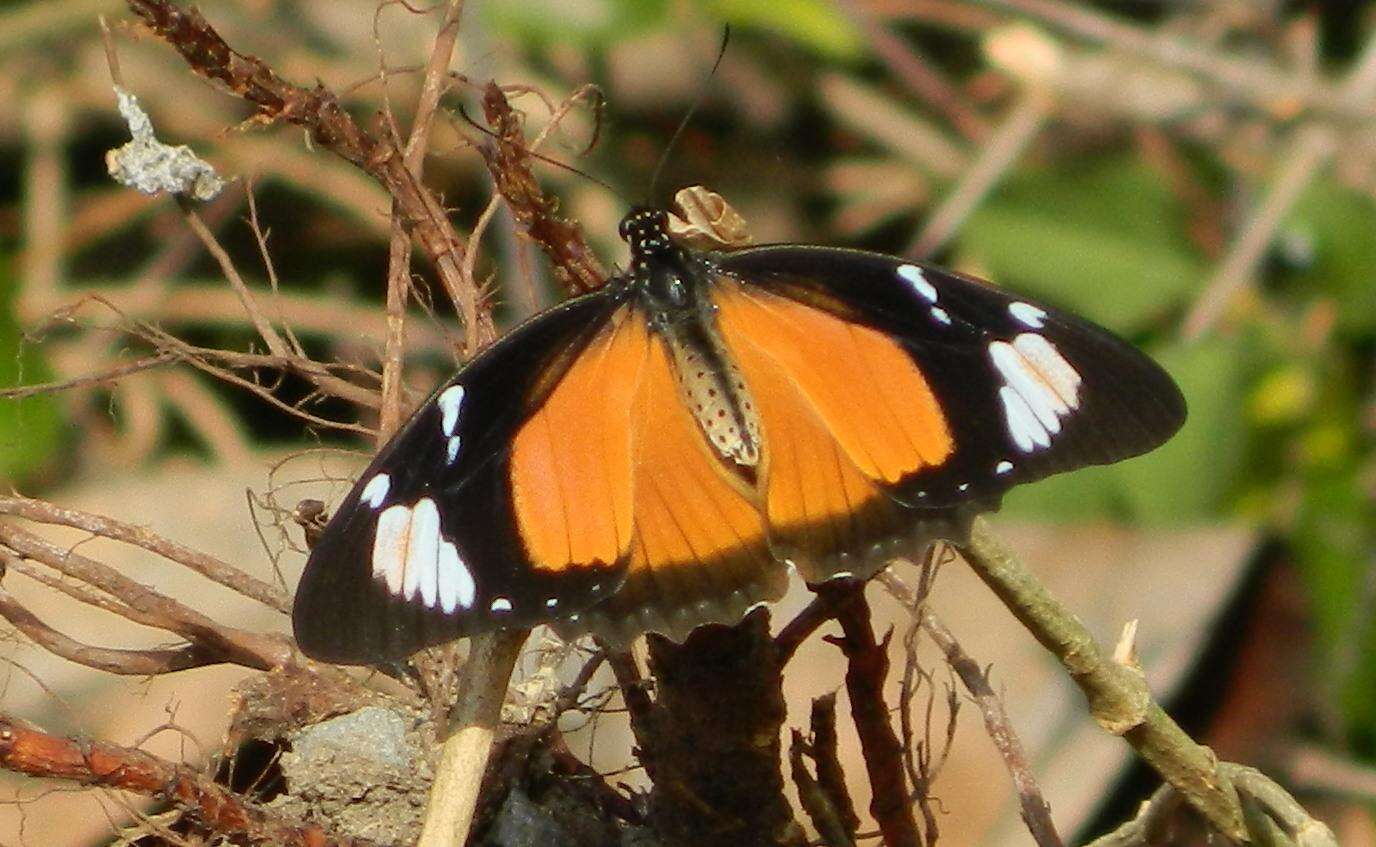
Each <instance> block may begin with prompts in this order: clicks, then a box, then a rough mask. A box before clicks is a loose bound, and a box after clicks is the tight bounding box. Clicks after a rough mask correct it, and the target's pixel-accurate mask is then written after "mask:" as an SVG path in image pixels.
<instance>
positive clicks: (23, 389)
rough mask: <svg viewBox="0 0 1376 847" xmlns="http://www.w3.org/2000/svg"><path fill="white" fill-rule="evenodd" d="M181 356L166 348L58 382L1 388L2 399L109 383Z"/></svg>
mask: <svg viewBox="0 0 1376 847" xmlns="http://www.w3.org/2000/svg"><path fill="white" fill-rule="evenodd" d="M179 358H180V357H179V356H178V355H177V354H176V353H173V352H172V351H170V350H164V351H162V352H160V353H156V354H154V355H152V356H145V357H144V358H142V359H136V360H134V361H132V362H126V363H124V364H122V365H115V366H114V367H111V368H107V369H106V370H104V371H102V372H100V373H96V374H87V375H86V376H78V377H73V378H72V379H64V380H61V381H57V382H39V383H32V384H30V385H20V386H16V387H14V388H0V400H21V399H23V398H25V397H32V396H34V395H36V394H52V393H56V392H59V391H70V390H72V389H76V388H94V387H96V386H100V385H109V384H111V383H113V382H116V381H118V380H119V378H120V377H124V376H129V375H130V374H136V373H140V372H142V371H147V370H152V369H153V368H160V367H162V366H163V365H169V364H172V363H173V362H176V361H177V360H178V359H179Z"/></svg>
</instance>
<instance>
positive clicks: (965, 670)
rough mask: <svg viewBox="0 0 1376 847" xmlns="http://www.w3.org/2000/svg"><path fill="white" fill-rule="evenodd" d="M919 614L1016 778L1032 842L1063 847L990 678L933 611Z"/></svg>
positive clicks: (922, 611)
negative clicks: (967, 692)
mask: <svg viewBox="0 0 1376 847" xmlns="http://www.w3.org/2000/svg"><path fill="white" fill-rule="evenodd" d="M918 614H920V615H921V621H922V629H923V630H924V631H925V632H926V633H927V634H928V635H929V636H931V639H932V641H934V642H936V646H937V647H939V648H941V652H943V653H945V654H946V661H947V663H948V664H950V666H951V668H952V669H953V670H955V672H956V675H957V676H959V677H960V681H961V682H962V683H964V684H965V689H966V690H967V691H969V692H970V696H971V697H973V698H974V699H975V703H976V705H978V707H979V711H980V714H981V715H983V716H984V728H985V730H986V731H987V732H988V733H989V739H990V740H991V741H993V742H994V747H995V748H997V749H998V751H999V755H1000V756H1001V757H1002V758H1003V763H1004V766H1005V767H1007V768H1008V774H1009V776H1011V777H1012V778H1013V788H1014V789H1015V790H1016V791H1017V792H1018V803H1019V805H1021V806H1022V819H1023V822H1024V823H1026V824H1027V830H1028V832H1030V833H1032V840H1034V841H1036V842H1037V844H1038V845H1039V847H1061V845H1062V843H1063V842H1062V841H1061V836H1060V834H1059V833H1058V832H1056V825H1055V823H1054V822H1052V820H1051V807H1050V806H1049V805H1048V804H1047V802H1046V798H1045V797H1043V796H1042V792H1041V787H1040V786H1038V785H1037V778H1036V776H1035V775H1034V774H1033V773H1032V766H1031V764H1030V763H1029V761H1028V758H1027V751H1026V750H1025V749H1024V748H1023V746H1022V740H1021V739H1019V738H1018V735H1017V733H1016V732H1015V731H1014V730H1013V723H1012V721H1010V720H1009V719H1008V712H1007V711H1005V710H1004V708H1003V701H1002V700H1000V699H999V696H998V694H996V693H995V692H994V688H993V686H991V685H990V684H989V678H988V677H987V676H985V674H984V671H983V670H981V669H980V666H979V664H978V663H976V662H975V660H974V659H971V658H970V656H969V654H968V653H966V652H965V650H964V648H962V647H961V646H960V642H959V641H957V640H956V638H955V636H954V635H952V634H951V631H950V630H949V629H947V628H946V625H945V624H944V623H942V622H941V620H940V619H939V618H938V617H937V616H936V615H935V614H933V613H932V611H931V610H930V609H928V608H925V607H924V608H922V609H921V610H920V611H919V612H918Z"/></svg>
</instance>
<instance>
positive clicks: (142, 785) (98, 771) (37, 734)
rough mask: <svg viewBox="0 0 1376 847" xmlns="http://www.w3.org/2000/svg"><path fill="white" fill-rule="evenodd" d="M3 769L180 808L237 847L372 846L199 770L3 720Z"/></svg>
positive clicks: (0, 739)
mask: <svg viewBox="0 0 1376 847" xmlns="http://www.w3.org/2000/svg"><path fill="white" fill-rule="evenodd" d="M0 767H3V768H5V769H6V770H10V771H14V772H16V773H22V774H27V775H28V776H33V777H42V778H48V779H61V780H69V781H73V782H79V783H81V784H83V785H99V786H103V787H105V788H113V789H117V790H120V791H129V792H133V793H135V794H142V795H145V796H148V797H156V798H161V799H166V800H169V801H171V802H173V803H176V804H177V806H179V807H181V808H183V809H186V810H187V811H188V812H190V813H191V816H190V817H191V820H192V822H193V824H194V826H195V827H196V828H197V829H199V830H200V832H201V833H203V834H206V835H214V836H220V837H223V836H229V837H230V838H234V839H235V843H244V844H248V845H259V844H261V845H280V847H370V845H371V844H372V842H368V841H362V840H360V839H355V838H343V837H338V836H334V835H331V834H330V833H329V832H327V831H326V830H325V829H323V828H321V827H319V826H317V825H315V824H308V823H302V822H299V821H293V820H288V819H285V818H282V817H280V816H278V815H275V814H273V813H272V812H270V811H268V810H266V809H263V808H262V807H260V806H258V805H256V804H254V803H251V802H249V801H247V800H245V799H244V798H243V797H241V796H239V795H237V794H234V793H233V792H231V791H230V790H229V789H227V788H225V787H224V786H222V785H219V784H218V783H216V782H214V781H212V780H211V779H209V778H208V777H206V776H204V775H202V774H201V773H199V772H198V771H196V770H194V769H192V768H189V767H187V766H186V765H179V764H175V763H173V762H169V761H166V760H164V759H160V758H158V757H157V756H153V755H151V754H149V753H145V752H143V751H142V750H136V749H132V748H129V747H121V746H119V745H117V744H110V743H108V742H104V741H89V740H80V739H72V738H61V737H59V736H56V735H49V734H48V733H46V732H43V731H42V730H40V729H36V728H34V727H31V726H28V725H26V724H24V723H22V722H20V721H17V720H15V719H13V718H10V717H8V716H6V715H0Z"/></svg>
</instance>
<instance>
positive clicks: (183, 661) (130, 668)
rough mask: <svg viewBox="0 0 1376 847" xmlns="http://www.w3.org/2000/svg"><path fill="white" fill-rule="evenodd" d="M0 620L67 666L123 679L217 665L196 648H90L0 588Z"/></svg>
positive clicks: (215, 660) (195, 646)
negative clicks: (52, 625) (121, 676)
mask: <svg viewBox="0 0 1376 847" xmlns="http://www.w3.org/2000/svg"><path fill="white" fill-rule="evenodd" d="M0 617H3V618H4V619H5V620H7V621H9V623H10V625H11V626H13V627H14V628H15V629H16V630H18V631H19V632H20V633H22V634H23V635H24V636H25V637H26V638H28V639H29V640H30V641H32V642H33V643H34V644H37V645H38V646H39V647H42V648H43V649H44V650H47V651H48V652H49V653H52V654H53V655H55V656H60V657H62V658H64V659H66V660H68V661H70V662H76V663H77V664H79V665H85V666H86V667H88V668H95V669H96V670H98V671H106V672H108V673H116V674H124V675H127V676H154V675H156V674H162V673H172V672H173V671H181V670H186V669H187V668H198V667H202V666H204V665H213V664H218V663H219V662H220V661H221V660H220V658H219V657H217V656H215V655H212V654H210V653H208V652H207V651H206V650H205V649H204V648H202V647H201V646H200V645H197V644H188V645H186V646H184V647H175V648H170V649H150V650H118V649H115V648H111V647H94V646H92V645H90V644H84V643H82V642H80V641H77V640H76V639H74V638H72V637H71V636H68V635H65V634H64V633H61V632H59V631H57V630H56V629H53V628H52V627H51V626H49V625H48V624H46V623H44V622H43V621H42V620H40V619H39V617H38V616H37V615H35V614H34V613H32V612H30V611H29V610H28V609H26V608H24V605H23V604H22V603H20V602H19V600H17V599H16V598H15V596H14V595H13V594H10V593H9V592H8V591H6V590H5V589H3V588H0Z"/></svg>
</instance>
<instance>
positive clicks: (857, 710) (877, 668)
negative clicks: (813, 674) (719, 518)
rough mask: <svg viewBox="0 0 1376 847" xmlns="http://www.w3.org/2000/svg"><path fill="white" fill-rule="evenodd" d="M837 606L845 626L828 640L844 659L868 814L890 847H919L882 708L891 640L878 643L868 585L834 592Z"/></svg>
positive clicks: (899, 749)
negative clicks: (838, 597) (861, 755)
mask: <svg viewBox="0 0 1376 847" xmlns="http://www.w3.org/2000/svg"><path fill="white" fill-rule="evenodd" d="M823 588H824V590H828V591H837V592H838V593H840V594H841V597H842V598H843V602H839V603H838V605H837V611H836V620H837V621H838V622H839V623H840V624H841V632H842V633H843V634H842V636H841V637H840V638H828V639H827V640H828V641H830V642H831V643H832V644H835V645H836V646H837V647H839V648H840V649H841V652H842V653H844V654H845V656H846V660H847V665H846V693H847V695H848V696H849V697H850V710H851V717H852V718H853V720H854V722H855V729H856V733H857V734H858V735H859V736H860V749H861V750H862V751H863V753H864V759H865V769H866V771H867V772H868V774H869V780H870V793H871V799H870V814H871V815H872V816H873V817H874V820H875V823H877V824H878V825H879V829H880V831H882V832H883V834H884V842H885V844H887V845H888V847H917V845H919V844H921V843H922V841H921V839H920V838H919V837H918V832H917V821H916V819H915V818H914V817H913V808H912V802H911V800H910V799H909V798H910V794H909V791H908V784H907V777H906V773H905V771H904V769H903V744H902V742H900V741H899V739H898V735H897V733H895V732H894V729H893V724H892V723H891V722H890V720H889V707H888V705H887V704H886V703H885V702H884V683H885V681H886V680H887V678H888V674H889V656H888V647H889V637H890V635H892V632H890V633H888V634H886V635H885V636H884V638H883V639H882V640H878V641H876V640H875V637H874V628H873V626H872V624H871V622H870V607H869V604H868V603H867V602H865V596H864V590H865V589H864V584H863V583H857V584H852V585H839V586H832V585H830V584H827V585H825V586H824V587H823Z"/></svg>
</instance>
